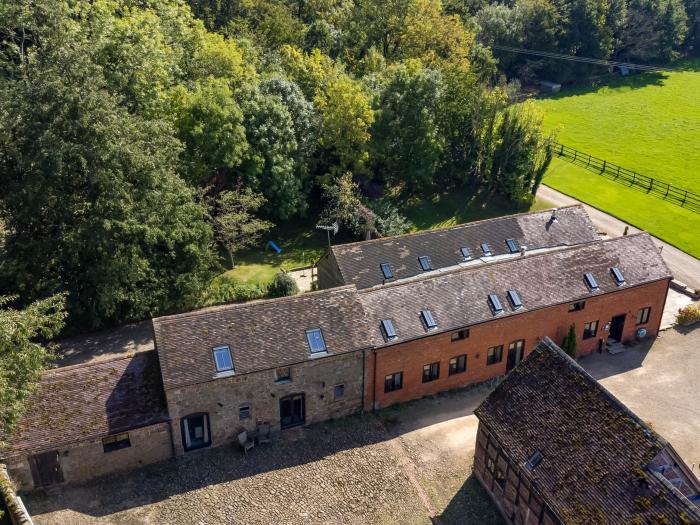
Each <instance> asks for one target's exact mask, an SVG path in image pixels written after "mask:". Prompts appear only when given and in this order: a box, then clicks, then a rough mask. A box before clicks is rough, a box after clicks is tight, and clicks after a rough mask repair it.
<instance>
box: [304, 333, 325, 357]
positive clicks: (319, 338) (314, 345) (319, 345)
mask: <svg viewBox="0 0 700 525" xmlns="http://www.w3.org/2000/svg"><path fill="white" fill-rule="evenodd" d="M306 340H307V341H308V342H309V349H310V350H311V353H312V354H319V353H322V352H326V351H327V348H326V341H325V339H324V338H323V333H322V332H321V329H320V328H313V329H311V330H307V331H306Z"/></svg>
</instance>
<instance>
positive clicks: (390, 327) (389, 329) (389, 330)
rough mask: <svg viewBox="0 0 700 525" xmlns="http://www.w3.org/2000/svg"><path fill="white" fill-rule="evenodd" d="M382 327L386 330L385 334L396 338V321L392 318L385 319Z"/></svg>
mask: <svg viewBox="0 0 700 525" xmlns="http://www.w3.org/2000/svg"><path fill="white" fill-rule="evenodd" d="M382 329H383V330H384V335H385V336H386V338H387V339H396V338H397V337H398V336H397V335H396V330H395V329H394V323H393V322H392V321H391V319H384V320H383V321H382Z"/></svg>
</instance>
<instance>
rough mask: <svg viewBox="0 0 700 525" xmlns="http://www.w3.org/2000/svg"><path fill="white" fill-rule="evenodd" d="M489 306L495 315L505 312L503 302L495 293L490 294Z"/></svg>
mask: <svg viewBox="0 0 700 525" xmlns="http://www.w3.org/2000/svg"><path fill="white" fill-rule="evenodd" d="M489 306H490V307H491V310H492V311H493V313H494V314H500V313H501V312H502V311H503V306H502V305H501V300H500V299H499V298H498V296H497V295H496V294H495V293H490V294H489Z"/></svg>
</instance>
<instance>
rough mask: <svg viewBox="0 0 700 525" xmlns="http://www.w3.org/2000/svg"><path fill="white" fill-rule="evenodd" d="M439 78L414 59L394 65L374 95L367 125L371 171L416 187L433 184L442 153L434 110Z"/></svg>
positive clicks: (436, 103)
mask: <svg viewBox="0 0 700 525" xmlns="http://www.w3.org/2000/svg"><path fill="white" fill-rule="evenodd" d="M441 87H442V84H441V77H440V74H439V73H438V72H437V71H434V70H431V69H426V68H423V67H422V66H421V64H420V63H419V62H416V61H413V62H409V63H408V64H401V65H399V66H396V67H395V68H393V70H392V71H391V77H390V80H389V81H388V83H387V85H386V87H385V88H384V89H383V90H382V92H381V94H380V96H379V104H378V109H377V113H376V119H375V122H374V125H373V127H372V154H373V155H372V156H373V163H374V165H375V167H376V169H375V172H376V173H377V174H380V175H381V176H382V178H385V180H388V181H390V182H391V183H393V184H405V185H406V187H408V188H411V189H412V190H416V191H420V190H421V189H424V188H425V187H426V186H428V185H430V184H431V183H432V182H433V179H434V177H435V172H436V170H437V167H438V163H439V161H440V157H441V155H442V148H443V142H442V140H441V135H440V133H439V130H438V124H437V109H438V101H439V99H440V96H441Z"/></svg>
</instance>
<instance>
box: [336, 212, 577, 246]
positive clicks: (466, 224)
mask: <svg viewBox="0 0 700 525" xmlns="http://www.w3.org/2000/svg"><path fill="white" fill-rule="evenodd" d="M568 208H581V209H582V210H583V212H584V213H585V214H586V215H587V216H588V212H586V210H585V208H584V207H583V204H580V203H577V204H567V205H566V206H555V207H553V208H545V209H544V210H537V211H524V212H520V213H511V214H509V215H501V216H500V217H491V218H490V219H479V220H477V221H470V222H462V223H460V224H453V225H452V226H443V227H441V228H430V229H427V230H419V231H414V232H408V233H402V234H400V235H390V236H388V237H378V238H376V239H369V240H364V241H355V242H347V243H342V244H335V245H333V246H331V249H330V251H333V250H334V249H335V248H338V247H345V246H355V245H358V244H368V243H376V242H379V241H388V240H390V239H400V238H403V237H412V236H418V235H424V234H429V233H435V232H443V231H449V230H457V229H461V228H467V227H470V226H476V225H479V224H483V223H486V222H495V221H499V220H503V219H509V218H512V217H524V216H526V215H538V214H544V213H545V212H551V211H552V210H563V209H568ZM589 218H590V217H589Z"/></svg>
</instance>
